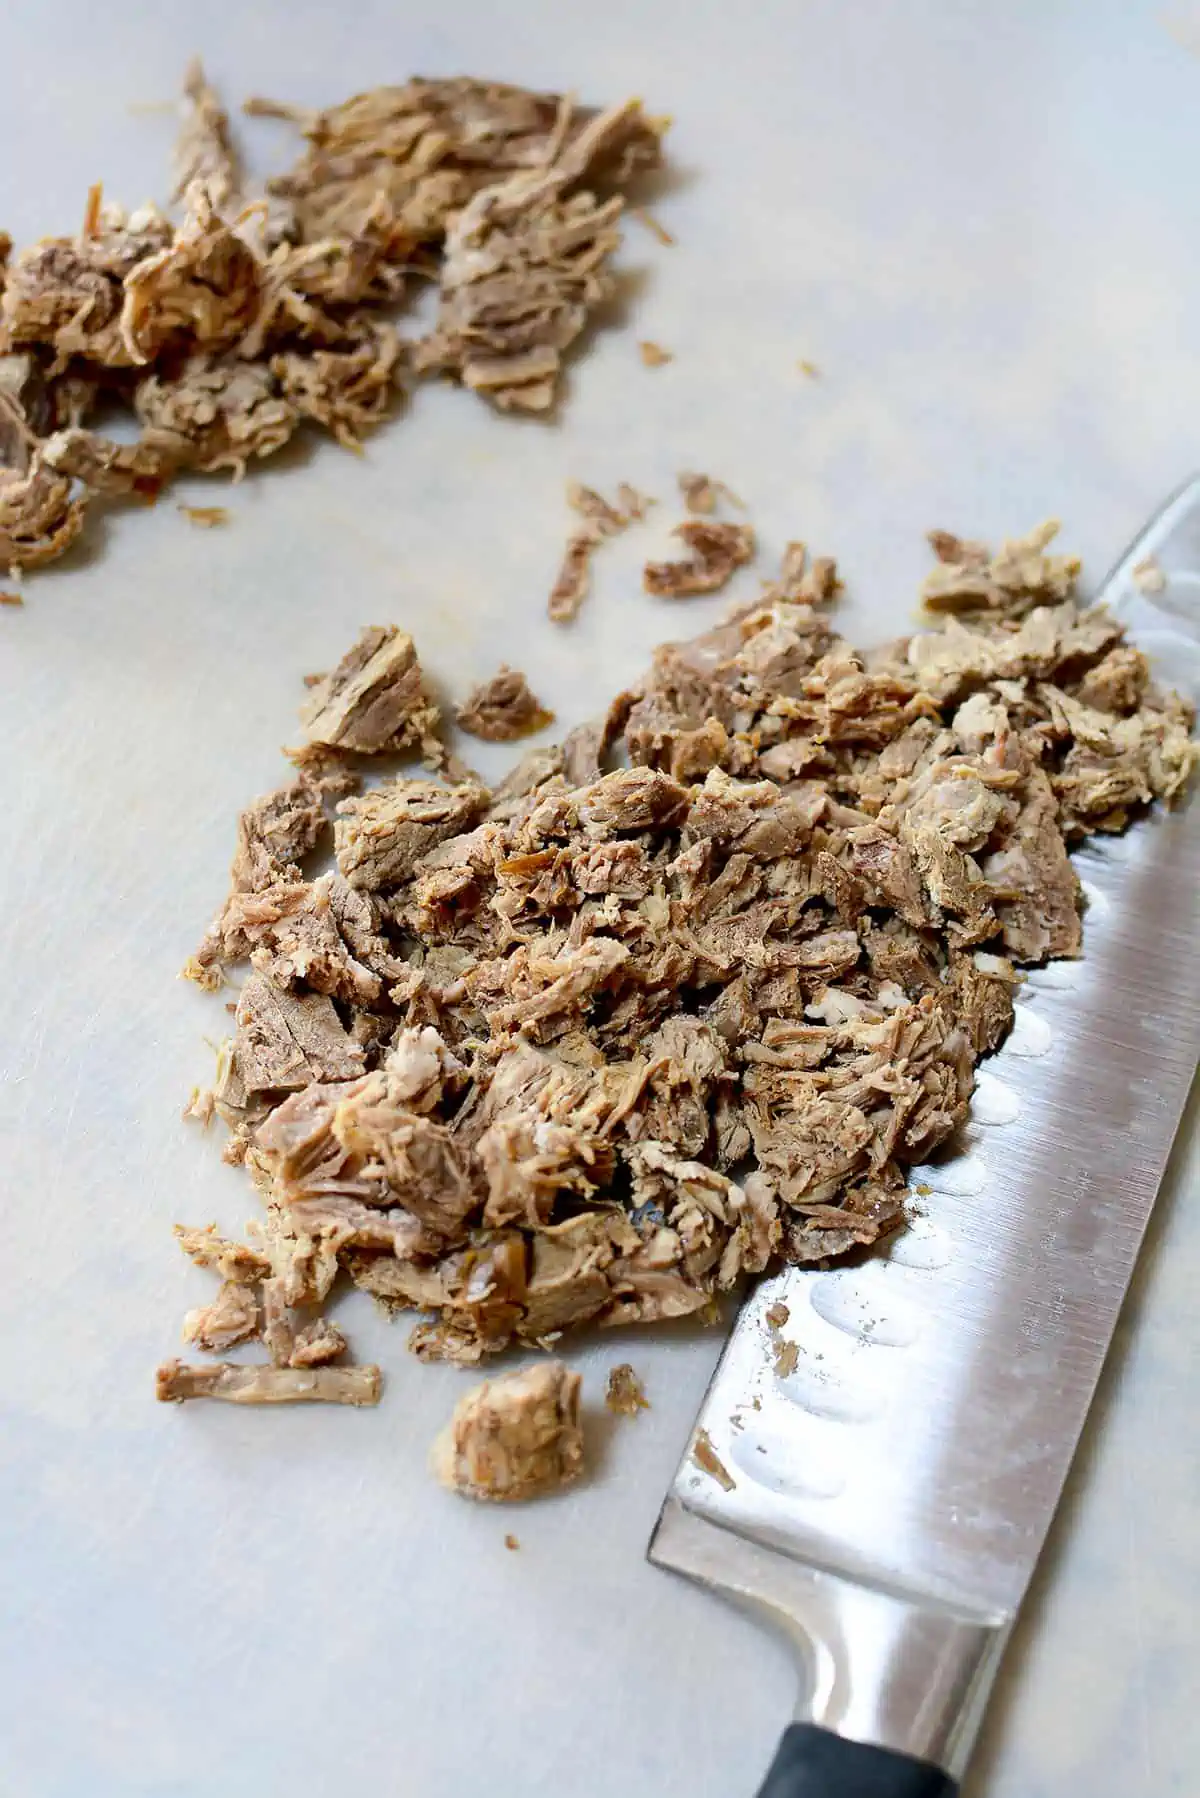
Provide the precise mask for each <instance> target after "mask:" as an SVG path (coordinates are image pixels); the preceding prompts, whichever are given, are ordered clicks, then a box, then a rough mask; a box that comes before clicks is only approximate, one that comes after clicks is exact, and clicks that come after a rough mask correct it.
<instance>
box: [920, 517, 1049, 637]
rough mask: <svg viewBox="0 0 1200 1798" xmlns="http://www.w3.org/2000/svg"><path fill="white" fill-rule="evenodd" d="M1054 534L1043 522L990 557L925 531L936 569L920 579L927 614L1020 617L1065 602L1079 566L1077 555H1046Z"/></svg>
mask: <svg viewBox="0 0 1200 1798" xmlns="http://www.w3.org/2000/svg"><path fill="white" fill-rule="evenodd" d="M1058 530H1059V524H1058V520H1057V519H1056V518H1048V519H1047V520H1046V522H1045V524H1039V525H1038V526H1037V527H1036V528H1035V529H1034V530H1032V531H1030V533H1029V535H1028V536H1027V537H1015V538H1013V539H1012V540H1011V541H1010V542H1008V543H1005V544H1004V545H1002V547H1001V548H1000V550H999V551H998V552H997V553H996V555H994V556H993V555H992V554H991V553H990V552H989V550H988V548H987V545H986V544H983V543H969V542H967V541H966V540H965V539H964V538H962V537H955V536H953V535H952V534H951V532H949V531H931V532H930V533H929V541H930V544H931V545H932V547H933V552H934V554H935V555H936V557H937V559H938V565H937V567H936V568H935V569H934V570H933V571H932V573H931V574H929V575H928V576H927V577H926V580H925V584H924V586H923V587H922V588H921V597H922V599H923V600H924V602H925V604H926V605H927V606H928V607H929V608H930V610H931V611H935V612H978V611H987V612H991V613H992V614H993V615H995V616H998V617H1004V618H1023V617H1024V616H1025V614H1026V613H1027V612H1030V611H1032V610H1033V608H1034V607H1035V606H1046V605H1056V604H1058V602H1059V601H1061V600H1064V599H1070V597H1071V595H1072V594H1073V593H1074V591H1075V583H1076V581H1077V580H1078V578H1079V570H1080V567H1081V563H1080V561H1079V557H1078V556H1056V555H1050V554H1048V553H1047V552H1048V546H1049V545H1050V544H1051V543H1052V542H1053V541H1054V539H1055V537H1057V535H1058Z"/></svg>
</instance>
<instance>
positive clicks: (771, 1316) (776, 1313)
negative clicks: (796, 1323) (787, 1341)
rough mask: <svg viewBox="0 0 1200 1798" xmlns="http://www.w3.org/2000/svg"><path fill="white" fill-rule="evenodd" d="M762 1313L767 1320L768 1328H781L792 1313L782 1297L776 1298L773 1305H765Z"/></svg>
mask: <svg viewBox="0 0 1200 1798" xmlns="http://www.w3.org/2000/svg"><path fill="white" fill-rule="evenodd" d="M764 1315H765V1317H766V1320H767V1327H768V1329H771V1330H782V1328H783V1326H784V1324H785V1323H786V1322H787V1320H788V1318H789V1317H790V1316H791V1315H792V1313H791V1310H790V1308H789V1307H788V1306H787V1305H785V1304H784V1303H783V1301H782V1299H776V1300H775V1303H774V1304H773V1305H768V1306H767V1309H766V1312H765V1314H764Z"/></svg>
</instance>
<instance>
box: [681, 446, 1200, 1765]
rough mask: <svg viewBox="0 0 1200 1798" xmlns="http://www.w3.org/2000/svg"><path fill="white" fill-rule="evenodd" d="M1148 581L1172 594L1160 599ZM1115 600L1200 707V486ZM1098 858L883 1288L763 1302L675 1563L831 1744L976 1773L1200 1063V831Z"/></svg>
mask: <svg viewBox="0 0 1200 1798" xmlns="http://www.w3.org/2000/svg"><path fill="white" fill-rule="evenodd" d="M1150 560H1153V561H1154V562H1156V563H1157V566H1158V567H1159V568H1161V570H1162V571H1163V574H1164V575H1165V577H1166V584H1165V587H1163V588H1162V590H1161V591H1158V592H1153V593H1151V592H1147V591H1145V590H1144V588H1145V587H1146V586H1147V585H1150V586H1153V585H1155V584H1156V577H1155V575H1154V574H1153V572H1151V573H1150V574H1149V576H1148V575H1147V571H1146V570H1145V569H1144V568H1143V567H1142V566H1141V565H1142V564H1143V563H1145V562H1147V561H1150ZM1135 570H1137V571H1138V572H1137V573H1136V574H1135V572H1134V571H1135ZM1100 597H1101V598H1103V599H1104V600H1105V601H1106V602H1107V603H1108V604H1109V605H1110V606H1111V607H1112V608H1113V609H1114V610H1115V611H1116V612H1118V613H1119V614H1120V615H1121V616H1122V617H1124V618H1125V619H1126V621H1127V622H1128V623H1129V625H1130V628H1131V631H1132V634H1133V636H1134V638H1135V640H1136V641H1137V642H1138V643H1139V644H1140V645H1141V647H1143V648H1144V649H1145V650H1146V652H1147V654H1149V655H1150V656H1151V657H1152V658H1153V659H1154V660H1155V662H1156V664H1157V669H1158V672H1159V673H1160V674H1161V675H1162V677H1163V678H1164V679H1166V680H1168V681H1170V682H1171V683H1172V684H1173V685H1175V686H1179V687H1182V688H1184V689H1186V690H1190V692H1191V693H1192V695H1193V696H1200V479H1198V480H1196V481H1194V482H1193V483H1192V484H1191V485H1190V486H1189V487H1187V488H1186V489H1184V491H1183V492H1181V493H1180V494H1179V495H1178V496H1177V497H1176V498H1175V499H1174V500H1173V501H1171V502H1170V504H1169V505H1168V506H1167V507H1166V508H1165V509H1164V510H1163V512H1162V513H1161V514H1160V515H1159V517H1158V518H1157V519H1156V520H1155V522H1154V523H1153V524H1152V525H1151V526H1150V527H1149V529H1148V530H1147V531H1146V532H1145V533H1144V534H1143V535H1142V537H1141V538H1139V540H1138V541H1137V543H1136V544H1135V545H1134V546H1133V548H1132V549H1131V550H1130V551H1129V552H1128V553H1127V554H1126V556H1125V557H1123V558H1122V560H1121V562H1120V563H1119V564H1118V566H1117V568H1116V570H1115V571H1114V573H1113V575H1112V576H1111V577H1110V579H1109V581H1108V582H1107V583H1106V585H1105V588H1104V590H1103V592H1102V594H1101V596H1100ZM1075 860H1076V865H1077V867H1078V870H1079V874H1080V878H1081V880H1082V882H1083V886H1084V891H1085V894H1086V897H1087V914H1086V919H1085V927H1084V953H1083V956H1082V958H1081V959H1080V960H1078V961H1074V962H1060V963H1056V964H1053V965H1051V966H1049V967H1046V968H1043V969H1040V970H1037V971H1034V972H1033V973H1031V975H1030V977H1029V980H1028V983H1027V985H1026V986H1025V987H1024V988H1023V989H1022V992H1021V996H1020V1000H1019V1002H1018V1007H1017V1022H1016V1027H1015V1028H1014V1030H1013V1032H1012V1036H1011V1038H1010V1039H1009V1041H1008V1043H1007V1044H1006V1045H1005V1046H1004V1048H1003V1049H1002V1050H1001V1051H1000V1053H999V1054H998V1055H996V1056H994V1057H992V1058H991V1059H990V1060H989V1061H988V1062H987V1063H986V1064H985V1065H984V1067H983V1068H982V1069H981V1070H980V1074H979V1084H978V1089H977V1093H976V1098H975V1101H974V1103H973V1107H972V1117H971V1121H970V1122H969V1124H968V1125H967V1127H966V1129H965V1130H964V1131H963V1133H962V1136H961V1140H960V1141H959V1142H958V1144H957V1145H956V1152H954V1153H953V1154H950V1155H947V1156H945V1157H939V1159H938V1161H937V1162H936V1164H934V1165H930V1166H928V1167H925V1168H922V1169H918V1170H916V1172H915V1174H914V1179H913V1186H914V1188H915V1193H916V1195H917V1196H916V1215H915V1216H914V1218H913V1221H912V1223H911V1224H910V1226H909V1227H908V1228H907V1229H906V1230H905V1231H904V1232H903V1233H901V1234H899V1235H898V1236H896V1237H895V1238H894V1239H893V1240H892V1241H891V1242H890V1244H889V1245H888V1246H887V1248H886V1249H885V1250H884V1251H883V1252H881V1253H876V1254H872V1255H869V1256H866V1257H864V1258H863V1259H862V1260H861V1261H860V1262H859V1263H858V1264H856V1265H847V1266H842V1267H835V1268H833V1269H831V1270H829V1271H817V1270H812V1269H804V1268H789V1269H787V1270H785V1271H784V1272H782V1273H781V1274H779V1275H778V1276H777V1277H775V1278H773V1279H771V1280H769V1281H766V1282H764V1283H763V1284H762V1285H760V1286H759V1287H758V1289H757V1290H756V1291H755V1292H754V1293H753V1294H752V1296H751V1297H750V1298H749V1299H748V1300H747V1302H746V1304H745V1305H744V1306H743V1309H742V1311H741V1313H740V1315H739V1318H738V1322H737V1325H736V1328H735V1330H734V1332H733V1335H732V1337H731V1339H730V1341H729V1344H728V1346H727V1348H726V1351H725V1354H724V1356H723V1358H722V1360H721V1363H720V1365H719V1367H718V1369H717V1372H716V1375H715V1376H714V1379H713V1382H712V1385H711V1387H710V1388H709V1392H708V1395H707V1397H706V1399H705V1403H704V1407H703V1409H702V1411H701V1413H700V1416H699V1418H698V1419H697V1426H696V1428H697V1434H696V1437H694V1438H693V1444H692V1445H691V1447H690V1448H689V1452H688V1454H687V1455H686V1456H685V1458H684V1460H683V1461H682V1463H681V1465H680V1468H679V1471H678V1473H677V1474H676V1477H675V1481H674V1484H673V1486H672V1489H671V1492H670V1494H669V1496H668V1499H667V1502H666V1505H665V1507H664V1510H663V1513H662V1516H661V1518H660V1521H659V1524H658V1528H657V1530H656V1532H655V1535H654V1537H653V1540H652V1542H651V1547H650V1555H651V1559H652V1560H654V1561H656V1562H657V1563H659V1564H661V1565H663V1566H666V1567H673V1568H675V1569H677V1570H678V1571H681V1572H683V1573H687V1574H690V1575H691V1576H692V1577H694V1578H698V1579H702V1580H704V1581H706V1582H708V1583H710V1584H712V1585H713V1586H715V1587H718V1588H720V1589H722V1590H724V1591H725V1592H726V1593H729V1594H733V1595H737V1596H740V1597H742V1598H744V1599H746V1600H749V1601H752V1602H755V1603H758V1604H761V1605H765V1606H767V1607H768V1608H769V1609H770V1610H771V1611H772V1612H773V1613H774V1615H775V1616H776V1618H777V1619H778V1620H779V1621H780V1622H782V1623H783V1624H784V1625H785V1626H786V1627H789V1628H790V1629H791V1630H793V1631H794V1632H795V1633H796V1634H797V1636H798V1637H799V1639H800V1640H801V1641H802V1643H803V1644H804V1646H805V1649H806V1651H807V1654H808V1659H809V1675H810V1677H809V1682H808V1683H809V1692H808V1699H807V1703H806V1706H805V1709H806V1713H807V1714H808V1715H811V1716H813V1717H815V1719H816V1721H818V1722H823V1723H826V1724H828V1725H829V1726H830V1727H832V1728H837V1729H840V1730H841V1731H842V1733H844V1734H846V1735H850V1736H853V1737H856V1738H858V1739H860V1740H865V1741H875V1742H878V1743H880V1744H881V1745H883V1746H885V1747H892V1748H897V1749H901V1750H905V1751H907V1752H910V1753H915V1754H919V1755H923V1756H925V1757H927V1758H929V1759H931V1760H935V1761H938V1762H939V1763H940V1764H941V1765H943V1766H946V1767H947V1768H948V1769H949V1770H950V1771H951V1772H957V1771H959V1770H961V1765H962V1762H963V1760H964V1758H965V1755H966V1752H967V1749H968V1747H969V1744H970V1740H971V1738H972V1736H973V1734H974V1729H975V1725H976V1722H977V1718H978V1711H979V1709H980V1708H981V1702H982V1697H983V1695H984V1694H985V1693H986V1687H987V1685H988V1683H989V1681H990V1674H991V1671H992V1670H993V1668H994V1664H995V1661H996V1659H997V1658H998V1655H999V1652H1000V1649H1001V1647H1002V1645H1003V1641H1004V1638H1005V1635H1006V1632H1007V1630H1008V1628H1009V1626H1010V1624H1011V1622H1012V1619H1013V1617H1014V1616H1015V1613H1016V1610H1017V1607H1018V1605H1019V1604H1020V1602H1021V1598H1022V1595H1023V1593H1024V1591H1025V1588H1026V1586H1027V1584H1028V1581H1029V1577H1030V1574H1031V1573H1032V1570H1033V1566H1034V1563H1035V1561H1036V1559H1037V1556H1038V1553H1039V1551H1040V1549H1041V1546H1042V1543H1043V1541H1044V1539H1045V1536H1046V1532H1047V1530H1048V1528H1049V1525H1050V1520H1051V1517H1052V1515H1053V1513H1054V1509H1055V1506H1056V1504H1057V1503H1058V1499H1059V1495H1060V1493H1061V1491H1062V1486H1063V1482H1064V1480H1065V1478H1066V1474H1067V1469H1068V1466H1069V1464H1070V1461H1071V1457H1072V1455H1073V1454H1074V1452H1075V1448H1076V1444H1077V1442H1078V1440H1079V1435H1080V1432H1081V1430H1082V1428H1083V1423H1084V1419H1085V1417H1086V1414H1087V1409H1088V1405H1089V1403H1090V1402H1091V1398H1092V1394H1093V1391H1094V1389H1095V1385H1096V1381H1097V1378H1098V1376H1099V1373H1100V1368H1101V1365H1102V1363H1103V1360H1104V1356H1105V1353H1106V1351H1107V1349H1108V1345H1109V1342H1110V1339H1111V1337H1112V1333H1113V1330H1114V1327H1115V1325H1116V1321H1117V1315H1118V1312H1119V1310H1120V1307H1121V1302H1122V1300H1123V1298H1124V1295H1125V1291H1126V1287H1127V1285H1128V1282H1129V1278H1130V1275H1131V1273H1132V1270H1133V1265H1134V1261H1135V1259H1136V1257H1137V1253H1138V1248H1139V1245H1140V1243H1141V1239H1142V1235H1143V1231H1144V1229H1145V1226H1146V1222H1147V1219H1148V1217H1149V1215H1150V1210H1151V1207H1152V1205H1153V1203H1154V1199H1155V1195H1156V1193H1157V1190H1158V1186H1159V1182H1160V1180H1161V1178H1162V1174H1163V1171H1164V1168H1165V1165H1166V1161H1167V1156H1168V1153H1169V1150H1170V1147H1171V1142H1172V1139H1173V1137H1174V1135H1175V1131H1176V1128H1177V1125H1178V1122H1179V1118H1180V1116H1181V1114H1182V1111H1183V1107H1184V1103H1185V1101H1186V1098H1187V1094H1188V1089H1189V1087H1190V1084H1191V1081H1192V1077H1193V1074H1194V1071H1195V1068H1196V1063H1197V1057H1198V1055H1200V955H1198V954H1197V953H1196V947H1195V941H1194V939H1195V935H1196V931H1197V928H1198V926H1200V805H1198V804H1197V803H1195V802H1193V803H1192V804H1191V805H1190V806H1185V807H1182V808H1180V809H1178V810H1176V811H1173V812H1166V811H1162V810H1161V809H1156V811H1155V813H1154V814H1153V815H1152V816H1151V817H1150V818H1148V819H1147V820H1146V821H1145V822H1143V823H1140V824H1138V825H1137V827H1136V828H1134V829H1132V830H1130V831H1129V832H1128V834H1127V835H1125V836H1124V837H1119V838H1108V839H1098V840H1096V841H1094V842H1092V843H1090V844H1088V845H1087V846H1086V847H1085V848H1083V849H1081V850H1080V851H1079V853H1078V855H1077V856H1076V858H1075ZM779 1304H783V1305H786V1306H787V1308H788V1319H787V1322H786V1324H785V1325H784V1326H783V1327H782V1329H772V1328H771V1327H769V1325H768V1321H767V1317H766V1313H767V1311H768V1309H769V1308H770V1307H772V1306H776V1305H779ZM789 1342H790V1343H792V1344H794V1345H795V1348H794V1353H793V1351H792V1350H791V1349H788V1350H787V1351H786V1354H785V1355H783V1356H782V1357H781V1355H780V1348H781V1344H783V1343H789ZM701 1432H703V1433H704V1434H703V1436H702V1435H701ZM697 1440H699V1441H701V1442H702V1444H704V1445H705V1447H706V1446H707V1445H709V1444H710V1445H711V1452H712V1455H714V1456H715V1457H716V1460H715V1462H714V1461H712V1460H710V1459H709V1457H708V1455H707V1453H705V1452H704V1448H703V1447H702V1451H701V1461H703V1462H705V1463H706V1464H707V1466H708V1467H709V1468H715V1469H716V1472H715V1473H714V1472H711V1471H706V1470H705V1466H702V1465H700V1464H698V1462H697V1460H696V1459H695V1458H694V1454H693V1450H694V1447H695V1444H696V1441H697ZM722 1470H723V1477H722Z"/></svg>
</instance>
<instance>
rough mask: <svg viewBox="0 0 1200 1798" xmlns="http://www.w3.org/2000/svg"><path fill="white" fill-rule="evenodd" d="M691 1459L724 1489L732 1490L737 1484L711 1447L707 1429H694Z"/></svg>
mask: <svg viewBox="0 0 1200 1798" xmlns="http://www.w3.org/2000/svg"><path fill="white" fill-rule="evenodd" d="M692 1460H693V1461H694V1462H695V1463H696V1466H697V1467H698V1468H699V1469H700V1471H701V1472H702V1473H706V1474H708V1475H709V1477H710V1479H714V1480H716V1482H717V1484H718V1486H720V1487H721V1488H722V1489H723V1490H724V1491H726V1492H732V1491H733V1489H734V1487H735V1486H736V1485H737V1481H736V1480H735V1479H734V1477H733V1475H732V1474H731V1473H730V1471H729V1469H728V1468H727V1467H726V1465H725V1463H724V1461H722V1459H721V1457H720V1455H719V1454H718V1453H717V1451H716V1449H715V1448H714V1447H713V1445H712V1440H711V1438H710V1436H709V1434H708V1431H707V1430H697V1431H696V1437H695V1440H694V1442H693V1443H692Z"/></svg>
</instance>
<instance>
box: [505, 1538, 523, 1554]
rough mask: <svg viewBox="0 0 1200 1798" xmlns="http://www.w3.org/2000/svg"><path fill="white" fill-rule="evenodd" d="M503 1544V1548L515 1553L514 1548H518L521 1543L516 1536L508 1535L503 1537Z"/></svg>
mask: <svg viewBox="0 0 1200 1798" xmlns="http://www.w3.org/2000/svg"><path fill="white" fill-rule="evenodd" d="M504 1546H505V1548H508V1549H511V1550H512V1551H513V1552H514V1553H515V1552H516V1550H517V1549H518V1548H520V1546H521V1544H520V1541H519V1540H518V1538H517V1537H516V1536H513V1535H508V1536H505V1538H504Z"/></svg>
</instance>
